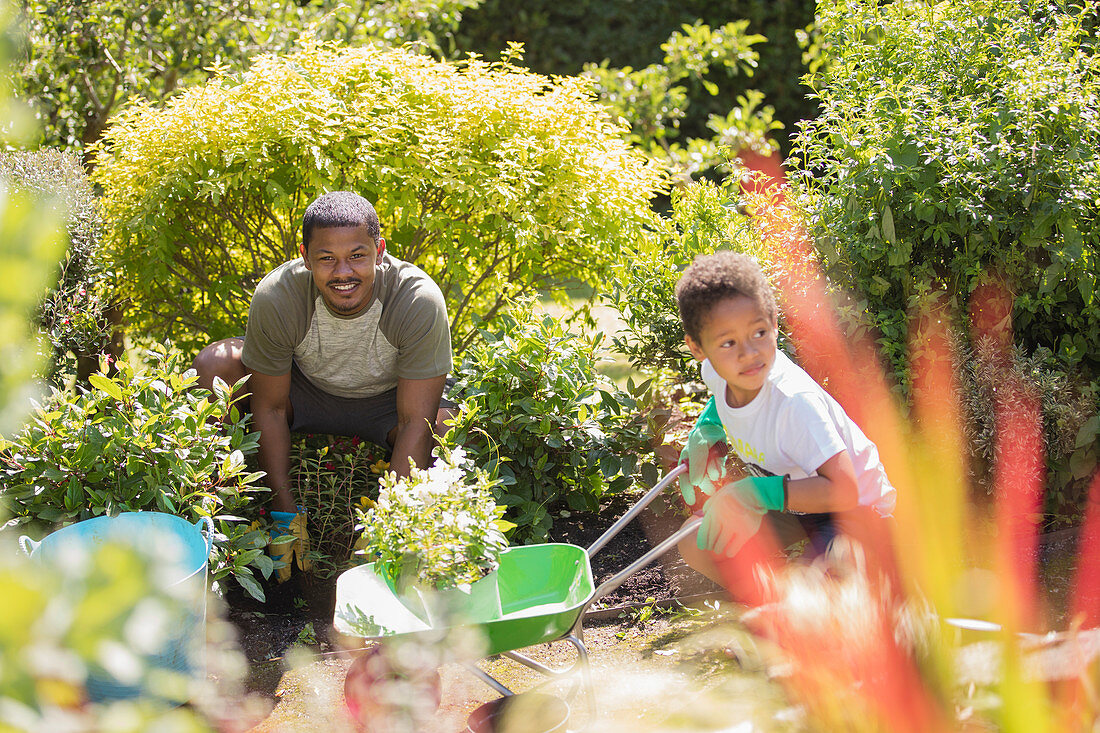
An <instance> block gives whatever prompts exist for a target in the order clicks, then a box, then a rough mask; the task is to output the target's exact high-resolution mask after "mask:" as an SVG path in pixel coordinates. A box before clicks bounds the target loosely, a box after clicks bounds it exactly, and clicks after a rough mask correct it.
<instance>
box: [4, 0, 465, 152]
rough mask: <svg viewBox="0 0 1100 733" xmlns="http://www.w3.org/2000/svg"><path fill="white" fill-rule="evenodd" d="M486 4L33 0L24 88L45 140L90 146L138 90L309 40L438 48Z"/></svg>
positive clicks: (198, 76)
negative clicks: (467, 11) (464, 17)
mask: <svg viewBox="0 0 1100 733" xmlns="http://www.w3.org/2000/svg"><path fill="white" fill-rule="evenodd" d="M478 2H479V0H382V1H381V2H379V1H376V0H358V1H357V2H341V1H340V0H312V1H310V2H280V1H279V0H274V1H272V0H211V1H209V2H195V1H194V0H137V1H136V2H130V1H129V0H26V1H25V2H22V3H20V5H21V7H22V11H23V18H22V20H23V27H24V29H25V31H26V39H25V42H24V50H23V54H22V58H21V59H20V60H21V62H22V63H21V65H20V67H19V68H18V70H17V73H16V74H15V81H16V87H17V93H18V94H19V95H20V96H22V97H23V98H24V99H26V100H27V101H29V102H30V103H31V104H32V105H33V106H34V108H35V110H36V112H37V114H38V118H39V121H40V123H41V133H42V142H43V143H45V144H47V145H53V146H56V147H61V148H65V149H67V150H72V151H76V152H84V153H87V152H88V151H87V147H88V146H90V145H91V144H92V143H94V142H95V141H96V140H98V139H99V137H100V135H102V133H103V130H104V129H105V128H106V126H107V123H108V121H109V119H110V118H111V117H112V116H113V115H114V114H115V113H116V112H117V111H118V110H119V109H120V108H121V107H123V106H124V104H125V103H126V101H127V100H128V99H129V98H130V97H131V95H134V96H137V97H140V98H143V99H153V100H155V99H166V98H167V97H169V96H171V95H172V94H173V93H175V92H176V91H178V90H179V89H182V88H186V87H187V86H189V85H194V84H199V83H202V82H204V81H206V80H207V79H208V78H209V76H210V70H211V69H212V68H222V69H230V70H233V71H237V70H239V69H241V68H244V67H245V66H246V65H247V63H248V61H249V59H251V58H252V57H254V56H258V55H261V54H264V53H277V52H285V51H289V50H291V49H293V48H294V47H295V46H296V45H297V44H298V43H299V42H300V40H301V38H303V37H304V38H307V39H309V42H318V41H341V42H344V43H348V44H361V43H370V42H374V43H386V44H388V45H393V46H399V45H402V44H404V43H407V42H415V43H417V44H419V45H420V46H422V47H424V48H426V49H428V50H430V51H432V52H435V53H441V52H442V51H443V50H444V49H445V48H449V47H450V46H451V44H450V40H449V38H450V32H451V31H452V30H453V29H454V27H455V26H457V24H458V21H459V20H460V19H461V17H462V11H463V10H465V9H467V8H471V7H475V6H476V5H477V4H478Z"/></svg>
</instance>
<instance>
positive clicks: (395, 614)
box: [333, 542, 595, 656]
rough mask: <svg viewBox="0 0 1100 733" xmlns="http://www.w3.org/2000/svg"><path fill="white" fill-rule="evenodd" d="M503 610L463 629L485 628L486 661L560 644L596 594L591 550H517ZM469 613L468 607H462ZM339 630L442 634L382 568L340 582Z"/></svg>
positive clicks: (385, 635) (507, 564)
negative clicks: (508, 653)
mask: <svg viewBox="0 0 1100 733" xmlns="http://www.w3.org/2000/svg"><path fill="white" fill-rule="evenodd" d="M494 572H495V573H496V575H497V578H496V581H497V587H498V588H499V592H500V611H499V612H496V611H492V612H488V613H486V612H474V613H472V614H469V615H468V616H467V619H466V620H465V622H464V623H463V625H465V626H471V627H475V628H478V629H480V630H481V631H482V632H483V634H484V636H485V642H486V645H487V649H486V651H485V654H486V656H491V655H494V654H500V653H502V652H507V651H513V650H516V649H522V648H524V647H528V646H531V645H533V644H539V643H542V642H547V641H554V640H555V639H558V638H561V637H562V636H564V635H566V634H567V633H569V631H570V629H572V628H573V626H574V624H575V623H576V622H577V618H578V617H579V616H580V614H581V612H582V611H583V610H584V608H585V606H586V605H587V603H588V601H589V600H590V599H591V598H592V596H593V594H594V593H595V587H594V585H593V583H592V568H591V565H590V563H589V556H588V553H587V552H586V551H585V549H584V548H582V547H578V546H576V545H569V544H564V543H556V542H552V543H546V544H542V545H525V546H519V547H510V548H508V549H507V550H505V551H504V552H502V553H501V554H500V566H499V567H498V568H497V569H496V571H494ZM459 610H460V611H461V609H459ZM333 626H334V627H335V629H336V631H338V632H339V633H341V634H343V635H345V636H348V637H353V638H360V639H363V640H364V641H379V640H394V639H396V638H400V637H407V636H414V635H424V634H432V633H438V632H440V631H442V630H443V629H440V628H433V626H432V624H431V623H430V621H429V619H428V616H427V614H425V613H424V611H423V608H422V607H418V605H417V604H416V603H412V602H410V600H409V599H408V598H407V597H405V596H403V594H401V593H398V592H397V590H396V589H395V588H394V585H393V581H392V579H389V578H388V577H386V574H385V573H382V574H380V573H378V572H376V567H375V563H368V564H366V565H360V566H359V567H356V568H352V569H351V570H348V571H345V572H344V573H342V574H341V575H340V577H339V578H337V580H336V609H335V614H334V618H333Z"/></svg>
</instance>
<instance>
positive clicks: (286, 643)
mask: <svg viewBox="0 0 1100 733" xmlns="http://www.w3.org/2000/svg"><path fill="white" fill-rule="evenodd" d="M623 511H625V507H619V506H610V507H607V508H605V510H604V511H602V512H599V513H596V512H573V513H572V514H571V515H570V516H569V517H564V518H560V519H559V520H558V521H557V522H556V523H555V530H554V532H552V533H551V537H550V540H551V541H554V542H568V543H570V544H576V545H580V546H582V547H587V546H588V545H590V544H591V543H592V542H593V541H595V540H596V538H598V537H599V536H600V534H602V533H603V532H604V530H606V529H607V528H608V527H609V526H611V524H612V523H613V522H614V521H615V520H616V519H617V518H618V517H619V516H620V515H621V514H622V512H623ZM681 521H682V518H680V517H678V516H676V515H675V514H674V513H671V512H668V513H665V514H664V515H663V516H657V515H656V514H654V513H653V512H652V511H650V510H648V509H647V510H645V511H643V512H642V514H641V515H639V517H638V518H637V519H636V520H635V521H634V522H631V523H630V524H629V525H628V526H627V527H626V528H625V529H624V530H623V531H622V532H620V533H619V535H618V536H616V537H615V538H613V539H612V540H611V541H610V542H609V543H608V544H607V546H606V547H604V548H603V549H602V550H601V551H600V552H599V553H597V554H596V556H595V557H594V558H593V559H592V573H593V578H594V580H595V582H596V583H597V585H598V584H599V583H602V582H603V581H605V580H607V579H608V578H610V577H611V576H612V575H614V574H615V573H616V572H618V571H620V570H622V569H623V568H625V567H626V566H627V565H629V564H630V563H631V562H633V561H634V560H636V559H638V558H639V557H641V556H642V554H644V553H645V552H647V551H648V550H649V549H650V548H651V547H653V545H654V544H656V543H657V542H660V541H661V540H663V539H664V538H665V537H667V536H668V535H669V534H671V533H672V532H673V531H674V530H675V529H676V528H677V527H679V525H680V523H681ZM335 588H336V583H335V578H331V579H325V580H322V579H317V578H312V577H310V576H303V575H301V574H298V573H296V574H295V575H294V576H292V577H291V579H290V580H289V581H288V582H286V583H284V584H282V585H275V584H269V585H268V586H267V587H266V589H265V590H266V593H267V598H268V600H267V603H259V602H257V601H255V600H254V599H252V598H249V597H248V596H247V595H246V594H244V593H243V592H241V591H240V589H239V588H235V587H234V588H233V589H232V590H231V592H230V593H229V597H228V614H227V615H228V619H229V621H230V622H231V623H232V624H233V625H234V626H235V627H236V629H237V631H238V634H239V643H240V645H241V649H242V651H243V652H244V654H245V656H246V657H247V658H248V660H249V663H250V665H252V673H251V676H252V679H251V680H250V683H249V687H250V688H251V689H253V690H255V691H257V692H261V693H267V694H271V693H272V692H274V689H275V685H276V684H277V683H278V679H279V674H280V672H281V669H282V665H281V658H282V657H283V656H284V655H285V654H286V653H287V651H288V650H289V649H290V648H291V647H292V646H293V645H294V644H296V643H300V644H304V645H305V646H307V647H310V648H312V649H314V650H316V651H319V652H329V651H335V650H336V647H335V646H334V644H333V642H332V640H331V629H332V617H333V608H334V604H335ZM720 592H721V588H720V587H718V586H717V585H715V584H714V583H711V582H710V581H709V580H707V579H706V578H704V577H703V576H701V575H699V574H698V573H696V572H695V571H693V570H691V569H690V568H688V567H687V566H686V565H685V564H684V562H683V560H682V559H681V558H680V554H679V552H677V551H676V550H675V549H673V550H671V551H670V552H668V553H667V554H666V555H665V556H664V557H663V558H661V559H660V560H658V561H656V562H654V563H653V564H651V565H650V566H649V567H647V568H644V569H642V570H640V571H638V572H637V573H635V574H634V575H632V576H631V577H630V578H628V579H627V581H626V582H624V583H623V584H622V585H621V586H620V587H618V588H617V589H615V591H613V592H612V593H610V594H609V595H608V596H606V597H605V598H603V599H600V601H599V602H598V603H596V604H594V605H593V608H592V609H591V610H593V611H597V612H598V611H602V613H597V614H596V615H600V616H603V617H605V618H606V617H611V618H615V617H616V616H617V615H618V614H619V613H620V612H624V611H626V610H628V609H631V608H635V607H640V606H643V605H646V604H653V603H658V604H659V603H660V602H661V601H668V600H670V599H674V598H678V597H685V596H698V595H700V594H717V593H720Z"/></svg>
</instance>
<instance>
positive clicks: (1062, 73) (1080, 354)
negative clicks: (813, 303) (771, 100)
mask: <svg viewBox="0 0 1100 733" xmlns="http://www.w3.org/2000/svg"><path fill="white" fill-rule="evenodd" d="M1090 12H1092V11H1090ZM819 19H820V21H821V28H822V34H823V39H824V41H825V42H826V43H827V44H828V46H829V49H830V50H829V63H828V64H826V65H825V66H824V67H822V71H821V72H820V74H818V75H817V76H815V77H814V78H813V79H812V80H811V81H812V86H813V87H814V89H815V90H816V93H817V94H818V95H819V97H820V99H821V103H822V114H821V116H820V117H818V118H817V119H816V120H814V121H812V122H810V123H809V124H807V125H806V126H805V128H804V129H803V130H802V132H801V133H800V135H799V137H798V143H797V152H798V154H799V157H800V166H801V170H800V173H799V175H798V176H797V180H798V185H799V187H800V189H801V192H802V194H803V201H802V203H803V204H804V205H805V207H806V209H807V211H808V212H809V214H810V218H811V221H812V225H813V229H814V234H815V236H816V240H817V243H818V246H819V248H820V251H821V254H822V258H823V260H824V262H825V264H826V267H827V272H828V275H829V276H830V278H831V279H832V280H833V281H834V282H835V283H837V284H839V285H840V286H842V287H844V288H850V289H852V290H853V291H854V292H855V293H856V294H857V296H858V297H860V298H862V299H863V300H864V301H865V303H866V306H867V310H868V311H869V315H870V319H871V321H872V322H873V326H874V327H876V328H877V329H878V331H879V332H880V334H881V341H880V343H881V345H882V349H883V351H884V353H885V355H886V356H887V357H888V358H889V359H890V360H891V363H892V364H893V366H894V367H895V369H896V370H897V373H898V377H899V381H900V382H901V383H902V384H906V383H907V373H906V369H907V367H906V364H905V353H906V342H907V338H908V329H907V326H906V323H907V320H908V317H909V314H911V313H913V312H916V311H917V310H918V309H919V308H920V307H921V306H922V305H923V304H926V303H927V302H928V301H931V300H935V301H938V302H941V303H946V304H948V305H950V306H952V307H953V309H954V311H955V312H956V313H965V312H966V305H967V302H968V299H969V296H970V294H971V293H972V292H973V291H974V290H975V288H977V287H979V286H980V285H981V284H982V283H984V282H986V281H988V280H990V279H992V278H994V277H998V278H1003V279H1004V280H1005V281H1006V282H1007V283H1008V287H1009V290H1010V291H1011V292H1012V293H1013V295H1014V296H1015V304H1014V309H1013V326H1014V329H1015V333H1016V339H1017V341H1018V343H1019V344H1020V346H1021V348H1023V349H1024V351H1025V352H1027V353H1031V352H1033V351H1035V350H1036V349H1038V348H1047V349H1050V350H1051V351H1052V352H1053V353H1054V354H1055V356H1056V357H1057V359H1058V360H1059V362H1060V363H1061V364H1062V365H1063V366H1064V367H1065V368H1070V369H1077V368H1080V369H1083V370H1085V373H1086V374H1088V375H1092V376H1093V377H1095V376H1097V375H1100V299H1098V298H1097V297H1096V295H1097V294H1096V292H1095V291H1096V289H1097V288H1096V277H1097V275H1096V273H1097V272H1098V257H1100V228H1098V227H1097V226H1096V220H1097V213H1098V211H1100V115H1097V113H1096V109H1097V105H1096V99H1097V95H1098V94H1100V55H1097V54H1096V53H1095V49H1094V46H1095V43H1094V39H1093V38H1092V36H1091V35H1090V34H1089V32H1088V29H1087V27H1082V23H1083V22H1087V21H1088V20H1089V19H1088V18H1082V16H1081V15H1075V14H1073V13H1072V12H1069V11H1068V10H1067V8H1066V7H1064V6H1063V5H1062V4H1060V3H1047V2H1032V1H1028V2H1022V3H1021V2H1016V0H968V1H967V2H955V3H937V4H935V5H925V4H912V3H886V4H882V3H878V2H872V1H867V2H863V1H861V0H843V1H842V0H837V1H835V2H826V3H822V5H821V7H820V10H819Z"/></svg>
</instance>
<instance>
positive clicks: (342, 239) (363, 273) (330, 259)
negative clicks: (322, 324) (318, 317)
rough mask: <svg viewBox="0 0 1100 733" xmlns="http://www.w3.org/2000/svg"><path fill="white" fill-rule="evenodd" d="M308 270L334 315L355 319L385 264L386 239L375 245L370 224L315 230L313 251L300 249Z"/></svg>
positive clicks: (364, 304)
mask: <svg viewBox="0 0 1100 733" xmlns="http://www.w3.org/2000/svg"><path fill="white" fill-rule="evenodd" d="M300 251H301V253H302V259H304V260H305V263H306V269H308V270H309V271H310V272H312V273H313V282H314V283H316V284H317V289H318V290H320V291H321V297H322V298H324V299H325V303H326V304H327V305H328V307H329V309H330V310H331V311H332V312H333V313H338V314H339V315H342V316H353V315H355V314H357V313H358V312H359V311H361V310H362V309H363V307H364V306H366V304H367V303H368V302H370V298H371V293H373V292H374V273H375V267H377V266H378V265H379V264H381V262H382V255H383V253H385V251H386V240H384V239H382V238H379V239H378V243H377V244H375V242H374V240H373V239H371V236H370V234H368V233H367V227H366V225H363V226H357V227H328V228H324V229H314V230H313V232H312V235H311V237H310V242H309V250H308V251H307V250H306V248H305V246H304V245H302V246H301V247H300Z"/></svg>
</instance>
